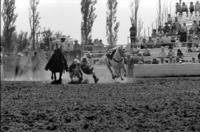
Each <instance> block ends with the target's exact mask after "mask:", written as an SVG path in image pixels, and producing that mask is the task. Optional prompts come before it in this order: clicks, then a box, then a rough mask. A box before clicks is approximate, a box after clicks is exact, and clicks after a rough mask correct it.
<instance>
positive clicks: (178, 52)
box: [176, 49, 183, 62]
mask: <svg viewBox="0 0 200 132" xmlns="http://www.w3.org/2000/svg"><path fill="white" fill-rule="evenodd" d="M182 59H183V53H182V51H181V50H180V49H178V50H177V58H176V60H177V62H181V60H182Z"/></svg>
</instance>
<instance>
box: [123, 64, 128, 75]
mask: <svg viewBox="0 0 200 132" xmlns="http://www.w3.org/2000/svg"><path fill="white" fill-rule="evenodd" d="M122 69H123V71H124V77H126V75H127V71H126V68H125V66H124V65H123V67H122Z"/></svg>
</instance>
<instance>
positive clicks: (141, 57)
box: [138, 53, 144, 64]
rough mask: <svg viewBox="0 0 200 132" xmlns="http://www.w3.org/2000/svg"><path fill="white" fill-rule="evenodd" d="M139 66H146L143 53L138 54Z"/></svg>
mask: <svg viewBox="0 0 200 132" xmlns="http://www.w3.org/2000/svg"><path fill="white" fill-rule="evenodd" d="M138 64H144V58H143V56H142V54H141V53H139V54H138Z"/></svg>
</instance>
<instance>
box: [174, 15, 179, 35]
mask: <svg viewBox="0 0 200 132" xmlns="http://www.w3.org/2000/svg"><path fill="white" fill-rule="evenodd" d="M174 23H175V28H176V32H179V31H180V29H181V24H180V23H179V22H178V18H177V17H175V22H174Z"/></svg>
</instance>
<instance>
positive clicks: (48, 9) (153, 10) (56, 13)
mask: <svg viewBox="0 0 200 132" xmlns="http://www.w3.org/2000/svg"><path fill="white" fill-rule="evenodd" d="M166 1H167V5H169V7H170V5H171V6H172V8H173V7H174V6H175V2H177V1H178V0H166ZM185 1H187V0H185ZM80 2H81V0H40V3H39V6H38V10H39V12H40V17H41V20H40V26H41V29H44V28H46V29H47V28H50V29H51V30H53V31H60V32H62V33H63V34H65V35H70V36H71V37H72V38H74V39H76V40H78V41H79V42H80V40H81V32H80V28H81V20H82V19H81V12H80V8H81V6H80ZM106 2H107V0H97V5H96V14H97V19H96V20H95V22H94V26H93V29H92V38H93V39H95V38H98V39H102V40H103V42H104V44H107V41H106V10H107V6H106ZM157 7H158V0H141V2H140V7H139V15H138V18H139V19H141V20H142V21H143V22H144V27H145V29H146V34H148V30H147V29H148V27H150V28H151V27H152V23H154V26H155V21H156V16H157V9H158V8H157ZM117 9H118V11H117V20H118V21H119V22H120V28H119V33H118V44H126V43H127V40H128V36H129V28H130V0H118V8H117ZM16 13H17V14H18V18H17V21H16V30H17V32H20V31H28V32H30V27H29V0H16Z"/></svg>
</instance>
